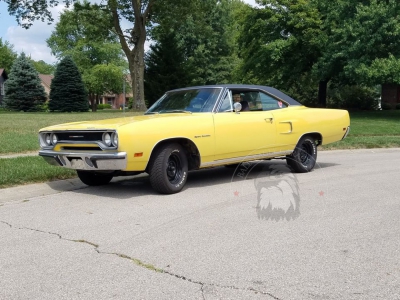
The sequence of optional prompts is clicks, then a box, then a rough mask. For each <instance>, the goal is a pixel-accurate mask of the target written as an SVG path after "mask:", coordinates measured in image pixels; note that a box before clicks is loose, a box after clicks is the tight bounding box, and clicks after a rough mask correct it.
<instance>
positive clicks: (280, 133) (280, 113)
mask: <svg viewBox="0 0 400 300" xmlns="http://www.w3.org/2000/svg"><path fill="white" fill-rule="evenodd" d="M259 101H260V103H261V106H262V109H263V111H269V112H271V113H272V115H273V117H274V122H275V126H276V140H275V148H274V150H275V151H276V152H284V151H289V150H293V149H294V147H295V146H296V143H297V141H298V129H297V126H296V125H297V119H296V117H295V116H296V114H295V112H293V111H291V110H290V109H289V108H288V105H287V103H285V102H283V101H282V100H280V99H276V98H274V97H272V96H270V95H268V94H266V93H263V92H260V93H259Z"/></svg>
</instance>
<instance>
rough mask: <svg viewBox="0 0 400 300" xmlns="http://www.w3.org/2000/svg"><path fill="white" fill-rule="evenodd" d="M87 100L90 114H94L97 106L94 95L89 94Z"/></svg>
mask: <svg viewBox="0 0 400 300" xmlns="http://www.w3.org/2000/svg"><path fill="white" fill-rule="evenodd" d="M89 100H90V106H91V107H92V112H96V111H97V104H96V101H95V100H96V98H95V95H94V94H93V93H90V92H89Z"/></svg>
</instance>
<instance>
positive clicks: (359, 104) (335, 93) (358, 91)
mask: <svg viewBox="0 0 400 300" xmlns="http://www.w3.org/2000/svg"><path fill="white" fill-rule="evenodd" d="M378 99H379V92H378V91H377V90H376V89H374V88H370V87H364V86H347V85H346V86H338V87H334V88H331V89H329V90H328V99H327V106H328V107H332V108H346V109H354V110H376V109H377V108H378V104H379V101H378Z"/></svg>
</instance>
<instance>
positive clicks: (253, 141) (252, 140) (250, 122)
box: [214, 91, 276, 161]
mask: <svg viewBox="0 0 400 300" xmlns="http://www.w3.org/2000/svg"><path fill="white" fill-rule="evenodd" d="M214 128H215V160H217V161H220V160H225V161H229V160H230V159H232V158H233V159H235V158H236V159H246V158H248V157H250V158H257V157H261V156H260V155H262V154H265V153H268V152H270V151H271V150H272V149H273V148H274V146H275V135H276V128H275V122H274V116H273V114H272V113H271V112H269V111H262V110H256V109H253V110H250V111H241V112H233V105H232V93H231V91H228V92H227V93H226V95H225V97H224V99H223V101H222V104H221V106H220V108H219V109H218V111H217V112H216V113H215V114H214Z"/></svg>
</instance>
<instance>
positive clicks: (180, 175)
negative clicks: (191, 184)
mask: <svg viewBox="0 0 400 300" xmlns="http://www.w3.org/2000/svg"><path fill="white" fill-rule="evenodd" d="M187 175H188V160H187V156H186V153H185V151H184V149H183V148H182V146H181V145H179V144H176V143H174V144H167V145H164V146H161V147H159V148H158V149H156V150H155V152H154V154H153V155H152V159H151V161H150V165H149V178H150V183H151V186H152V187H153V189H154V190H156V191H157V192H159V193H161V194H174V193H178V192H180V191H181V190H182V188H183V187H184V185H185V183H186V180H187Z"/></svg>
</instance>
